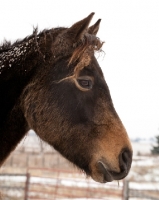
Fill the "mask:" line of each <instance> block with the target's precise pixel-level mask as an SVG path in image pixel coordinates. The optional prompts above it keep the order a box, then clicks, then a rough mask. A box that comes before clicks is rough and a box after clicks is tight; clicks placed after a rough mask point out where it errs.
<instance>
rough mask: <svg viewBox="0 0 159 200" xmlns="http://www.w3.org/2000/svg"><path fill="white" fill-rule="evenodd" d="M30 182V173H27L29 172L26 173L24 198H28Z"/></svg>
mask: <svg viewBox="0 0 159 200" xmlns="http://www.w3.org/2000/svg"><path fill="white" fill-rule="evenodd" d="M29 183H30V174H29V173H27V174H26V183H25V191H24V200H28V194H29Z"/></svg>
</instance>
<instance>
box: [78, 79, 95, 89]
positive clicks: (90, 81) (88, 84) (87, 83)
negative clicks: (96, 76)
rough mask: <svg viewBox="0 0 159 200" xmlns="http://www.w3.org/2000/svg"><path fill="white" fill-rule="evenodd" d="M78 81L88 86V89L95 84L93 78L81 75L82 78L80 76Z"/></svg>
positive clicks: (83, 85)
mask: <svg viewBox="0 0 159 200" xmlns="http://www.w3.org/2000/svg"><path fill="white" fill-rule="evenodd" d="M77 81H78V84H79V85H80V86H81V87H83V88H86V89H91V88H92V86H93V83H92V79H89V78H84V77H83V78H82V77H81V78H78V79H77Z"/></svg>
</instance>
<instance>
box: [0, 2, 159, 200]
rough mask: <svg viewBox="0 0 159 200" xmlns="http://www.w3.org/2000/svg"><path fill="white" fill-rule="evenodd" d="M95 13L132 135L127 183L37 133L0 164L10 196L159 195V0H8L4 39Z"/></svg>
mask: <svg viewBox="0 0 159 200" xmlns="http://www.w3.org/2000/svg"><path fill="white" fill-rule="evenodd" d="M91 12H95V16H94V17H93V20H92V24H93V23H94V22H96V20H97V19H99V18H101V19H102V22H101V27H100V30H99V33H98V37H99V38H100V39H101V40H102V41H105V44H104V46H103V50H104V52H105V55H97V58H98V62H99V64H100V66H101V68H102V70H103V72H104V76H105V79H106V81H107V84H108V86H109V89H110V92H111V96H112V99H113V102H114V106H115V108H116V110H117V112H118V114H119V116H120V118H121V120H122V121H123V124H124V125H125V127H126V129H127V132H128V134H129V137H130V138H131V141H132V145H133V150H134V160H133V165H132V170H131V172H130V174H129V176H128V177H127V179H126V180H124V181H120V182H119V186H118V183H117V182H113V183H108V184H98V183H95V182H94V181H92V180H91V179H88V178H86V177H85V175H84V174H82V172H79V170H77V169H76V168H75V167H73V166H72V165H71V164H70V163H68V161H66V160H65V159H64V158H62V157H61V156H60V155H59V154H58V153H57V152H56V151H55V150H53V149H51V148H50V147H49V146H48V145H47V144H45V143H43V142H42V141H41V140H40V139H39V138H38V137H37V136H36V135H35V133H34V132H33V131H30V133H29V134H28V135H27V136H26V137H25V138H24V140H23V141H22V142H21V143H20V144H19V146H18V147H17V149H16V151H14V153H12V154H11V156H10V157H9V158H8V159H7V161H6V163H5V164H4V165H3V167H2V168H1V169H0V190H1V191H2V199H4V200H6V199H7V200H10V199H16V200H17V199H25V200H26V199H39V200H40V199H50V200H52V199H113V200H114V199H138V200H139V199H145V200H146V199H159V170H158V169H159V156H158V155H159V92H158V91H159V1H158V0H152V1H150V0H144V1H143V0H133V1H127V0H121V1H118V0H114V1H109V0H100V1H97V0H87V1H84V0H80V1H72V0H66V1H63V0H47V1H42V0H34V1H31V0H23V1H20V0H14V1H11V0H1V1H0V24H1V28H0V43H1V44H2V43H3V41H4V40H9V41H11V42H14V41H16V40H17V39H23V38H24V37H26V36H28V35H30V34H32V32H33V27H38V29H39V31H41V30H43V29H49V28H52V27H60V26H64V27H70V26H71V25H72V24H73V23H75V22H76V21H78V20H81V19H82V18H84V17H86V16H87V15H88V14H90V13H91Z"/></svg>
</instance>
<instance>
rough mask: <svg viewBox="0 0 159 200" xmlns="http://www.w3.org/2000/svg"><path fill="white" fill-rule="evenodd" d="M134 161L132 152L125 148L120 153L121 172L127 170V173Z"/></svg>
mask: <svg viewBox="0 0 159 200" xmlns="http://www.w3.org/2000/svg"><path fill="white" fill-rule="evenodd" d="M131 162H132V153H131V152H130V151H129V150H127V149H125V150H123V151H122V152H121V153H120V155H119V164H120V169H121V172H122V171H125V173H128V171H129V169H130V166H131Z"/></svg>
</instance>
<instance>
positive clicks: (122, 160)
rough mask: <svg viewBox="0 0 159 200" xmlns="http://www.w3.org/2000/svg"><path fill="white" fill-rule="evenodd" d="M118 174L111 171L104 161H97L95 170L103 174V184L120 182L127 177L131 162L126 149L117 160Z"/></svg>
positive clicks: (128, 151)
mask: <svg viewBox="0 0 159 200" xmlns="http://www.w3.org/2000/svg"><path fill="white" fill-rule="evenodd" d="M118 159H119V160H118V162H119V167H120V172H115V171H112V170H111V169H110V168H109V167H108V165H107V162H106V161H105V159H104V160H100V161H98V164H97V169H98V171H99V172H100V173H102V174H103V182H111V181H113V180H120V179H123V178H125V176H127V174H128V172H129V170H130V167H131V162H132V152H131V151H130V150H128V149H124V150H123V151H121V153H120V154H119V158H118Z"/></svg>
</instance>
